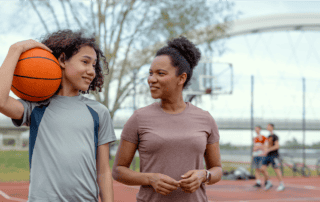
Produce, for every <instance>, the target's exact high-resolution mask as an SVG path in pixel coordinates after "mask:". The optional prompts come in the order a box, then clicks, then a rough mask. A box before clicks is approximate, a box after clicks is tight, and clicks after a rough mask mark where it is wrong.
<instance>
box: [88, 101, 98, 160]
mask: <svg viewBox="0 0 320 202" xmlns="http://www.w3.org/2000/svg"><path fill="white" fill-rule="evenodd" d="M87 107H88V109H89V111H90V113H91V115H92V118H93V123H94V145H95V149H96V150H95V157H96V159H97V150H98V132H99V116H98V113H97V112H96V111H94V110H93V109H92V108H91V107H89V106H88V105H87Z"/></svg>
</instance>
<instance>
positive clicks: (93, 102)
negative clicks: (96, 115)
mask: <svg viewBox="0 0 320 202" xmlns="http://www.w3.org/2000/svg"><path fill="white" fill-rule="evenodd" d="M80 100H81V101H82V102H84V104H86V105H87V106H89V107H91V108H93V109H94V110H97V111H100V112H101V111H107V112H109V110H108V108H107V107H106V106H105V105H103V104H102V103H100V102H98V101H96V100H93V99H90V98H87V97H84V96H81V99H80Z"/></svg>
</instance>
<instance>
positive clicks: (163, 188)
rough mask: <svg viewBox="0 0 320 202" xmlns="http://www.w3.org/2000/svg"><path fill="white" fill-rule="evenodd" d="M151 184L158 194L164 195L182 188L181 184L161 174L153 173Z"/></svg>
mask: <svg viewBox="0 0 320 202" xmlns="http://www.w3.org/2000/svg"><path fill="white" fill-rule="evenodd" d="M150 184H151V186H152V187H153V188H154V190H155V191H156V192H157V193H159V194H162V195H168V194H169V193H171V192H172V191H174V190H177V189H178V187H179V186H180V182H178V181H176V180H174V179H172V178H171V177H169V176H167V175H164V174H161V173H153V174H152V175H151V177H150Z"/></svg>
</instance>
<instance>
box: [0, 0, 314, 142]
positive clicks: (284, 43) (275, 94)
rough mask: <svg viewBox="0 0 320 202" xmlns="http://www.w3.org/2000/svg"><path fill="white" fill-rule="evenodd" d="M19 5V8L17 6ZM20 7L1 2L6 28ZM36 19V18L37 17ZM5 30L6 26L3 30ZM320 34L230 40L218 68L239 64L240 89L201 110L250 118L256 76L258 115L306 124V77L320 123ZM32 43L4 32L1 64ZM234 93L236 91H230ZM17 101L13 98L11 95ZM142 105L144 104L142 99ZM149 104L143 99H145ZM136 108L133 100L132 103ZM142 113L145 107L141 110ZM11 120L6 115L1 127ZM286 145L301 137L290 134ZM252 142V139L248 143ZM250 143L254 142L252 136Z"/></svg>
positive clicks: (295, 8) (264, 6)
mask: <svg viewBox="0 0 320 202" xmlns="http://www.w3.org/2000/svg"><path fill="white" fill-rule="evenodd" d="M12 2H13V3H12ZM15 2H17V1H10V2H9V1H0V11H1V12H0V17H1V19H3V21H5V22H7V23H8V22H11V21H12V23H15V21H14V19H8V16H9V14H10V11H11V8H12V7H14V5H15ZM235 8H236V9H235V10H238V11H241V12H242V14H241V15H240V16H239V18H240V19H244V18H254V17H259V16H263V15H274V14H285V13H319V11H320V2H319V1H235ZM34 15H35V14H34ZM0 25H1V24H0ZM318 35H319V34H318V32H299V31H298V32H272V33H264V34H251V35H245V36H237V37H232V38H230V39H226V40H224V41H225V45H226V48H227V51H226V52H225V54H223V55H222V56H221V57H218V56H216V57H214V58H213V60H214V61H215V62H223V63H224V62H225V63H232V64H233V74H234V89H233V93H232V94H231V95H219V96H217V97H216V98H214V99H212V98H211V97H210V96H202V100H195V101H197V102H194V103H195V105H196V106H198V107H200V108H202V109H204V110H207V111H209V112H210V113H211V115H212V116H213V117H214V118H215V119H219V118H250V104H251V103H250V101H251V97H250V95H251V85H250V82H251V80H250V77H251V75H253V76H254V79H255V84H254V115H255V117H256V118H269V119H279V118H280V119H284V120H289V119H301V118H302V77H305V78H306V87H307V93H306V117H307V119H320V105H319V104H318V100H319V99H320V94H319V93H318V92H320V80H319V77H320V76H319V75H320V68H319V65H318V64H319V62H320V57H319V56H320V51H319V48H318V47H320V39H318V40H317V38H319V36H318ZM29 38H32V36H30V35H28V34H26V33H19V32H14V33H4V32H3V31H2V32H0V44H1V45H0V64H2V62H3V60H4V58H5V56H6V53H7V51H8V49H9V47H10V45H11V44H13V43H15V42H17V41H21V40H26V39H29ZM229 87H230V86H229ZM10 95H12V96H13V97H14V95H13V94H10ZM138 99H139V98H138ZM140 99H143V97H140ZM128 102H129V103H130V102H131V101H130V100H129V101H128ZM140 107H142V106H140ZM132 112H133V111H132V110H131V109H127V110H119V111H118V112H117V113H116V116H126V117H129V116H128V114H129V115H131V114H132ZM4 118H5V117H4V116H3V115H0V121H1V120H3V119H4ZM235 136H236V134H230V132H229V134H225V135H224V136H222V135H221V138H222V137H225V139H224V140H223V141H224V142H230V141H231V142H232V143H234V142H236V141H235V139H236V138H233V137H235ZM282 136H283V140H287V139H288V138H292V137H297V138H298V139H299V138H300V137H301V136H300V134H298V133H295V132H287V133H284V134H283V135H282ZM310 136H311V137H309V139H308V141H309V142H310V143H312V142H313V141H320V135H317V133H312V135H310ZM248 138H249V139H248ZM248 138H245V140H243V141H244V142H245V141H250V136H249V135H248Z"/></svg>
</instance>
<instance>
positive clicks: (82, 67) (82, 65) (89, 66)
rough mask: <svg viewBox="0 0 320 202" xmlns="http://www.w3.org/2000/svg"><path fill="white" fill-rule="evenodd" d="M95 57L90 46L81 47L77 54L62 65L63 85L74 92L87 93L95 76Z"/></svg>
mask: <svg viewBox="0 0 320 202" xmlns="http://www.w3.org/2000/svg"><path fill="white" fill-rule="evenodd" d="M96 61H97V55H96V52H95V50H94V49H93V48H92V47H90V46H83V47H81V48H80V50H79V52H78V53H77V54H75V55H74V56H72V57H71V58H70V59H69V60H68V61H66V62H65V63H64V66H63V67H64V68H63V69H64V79H65V81H66V82H65V83H64V85H67V86H70V87H71V88H72V89H73V90H74V91H77V92H78V91H79V90H81V91H87V90H88V88H89V86H90V84H91V82H92V81H93V79H94V78H95V76H96V73H95V64H96Z"/></svg>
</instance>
